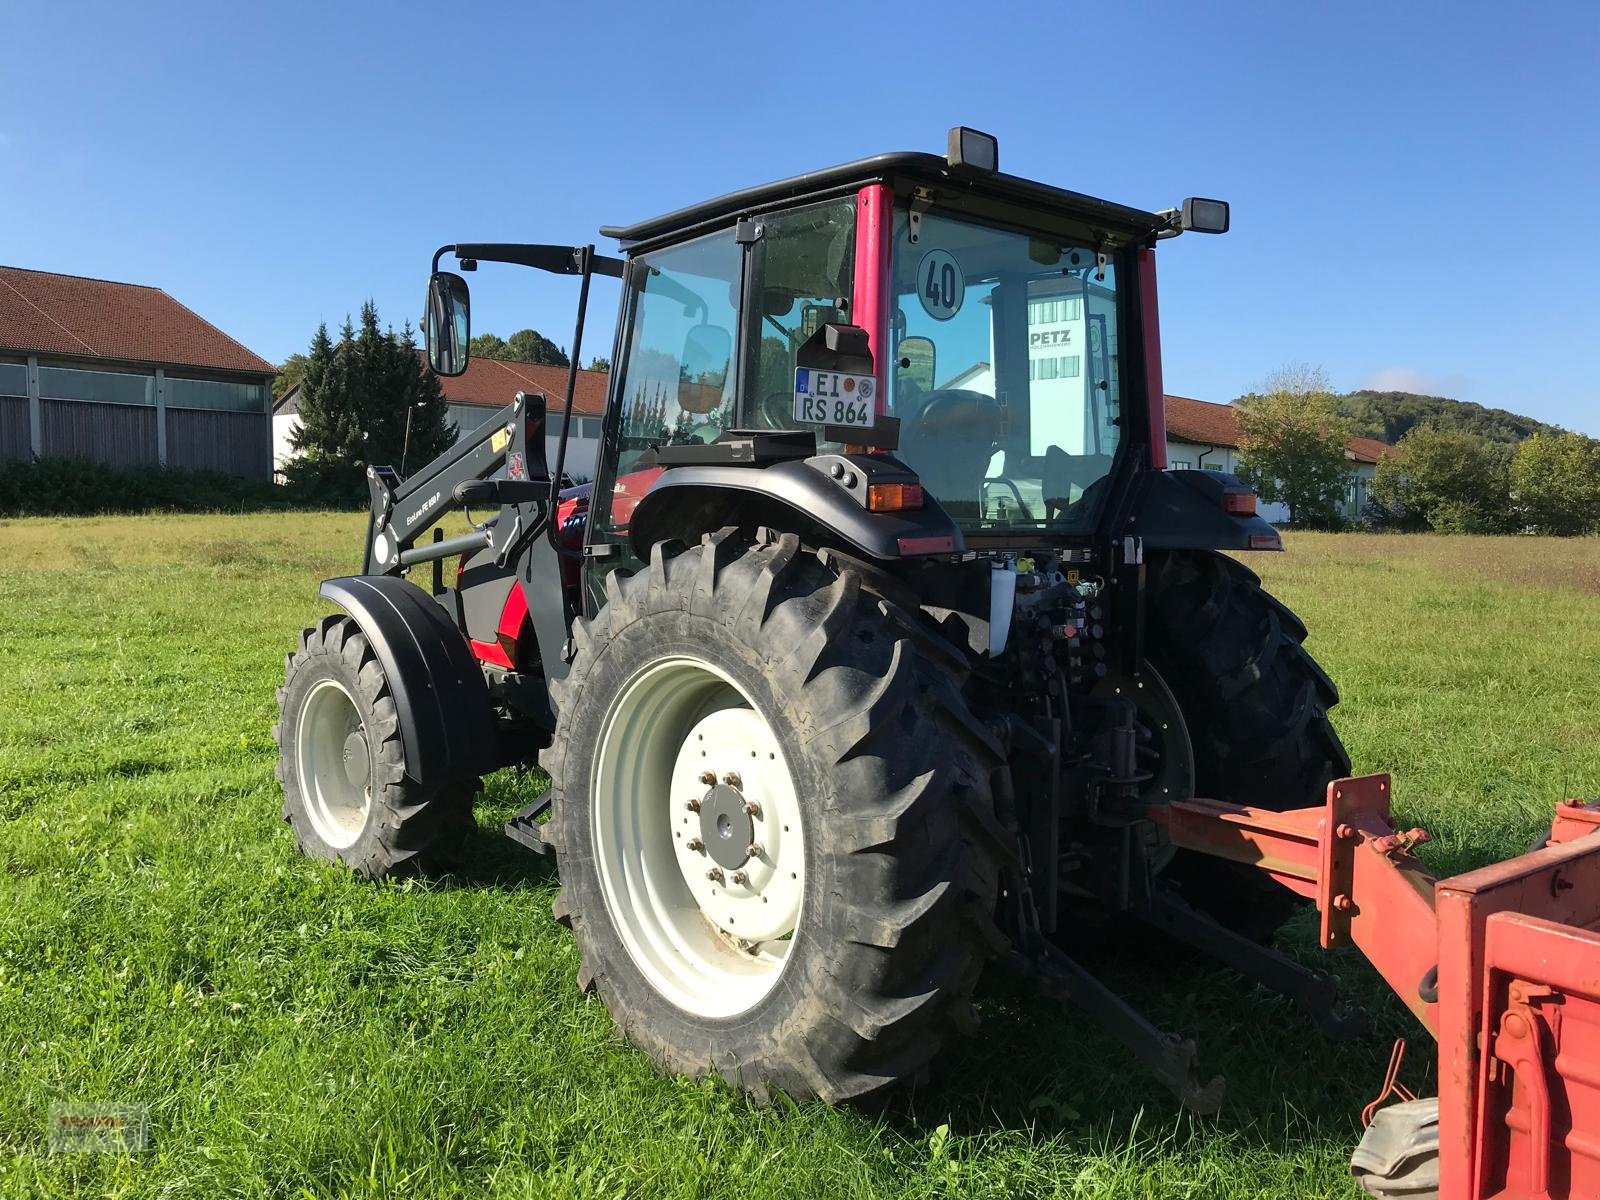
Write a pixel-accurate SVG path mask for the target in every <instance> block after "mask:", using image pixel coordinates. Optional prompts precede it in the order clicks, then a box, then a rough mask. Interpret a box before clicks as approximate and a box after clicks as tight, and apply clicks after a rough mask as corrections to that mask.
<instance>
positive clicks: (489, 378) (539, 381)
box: [418, 351, 611, 417]
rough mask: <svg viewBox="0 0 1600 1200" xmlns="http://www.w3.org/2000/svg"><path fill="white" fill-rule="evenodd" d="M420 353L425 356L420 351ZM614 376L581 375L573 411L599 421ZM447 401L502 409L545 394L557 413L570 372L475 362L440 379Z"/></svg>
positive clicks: (599, 373)
mask: <svg viewBox="0 0 1600 1200" xmlns="http://www.w3.org/2000/svg"><path fill="white" fill-rule="evenodd" d="M418 353H419V354H420V353H422V352H421V351H418ZM610 379H611V376H610V375H608V374H607V373H606V372H605V371H583V370H580V371H579V372H578V385H577V389H576V392H575V394H574V395H573V397H572V411H573V412H575V413H582V414H583V415H585V416H588V417H598V416H600V415H601V414H602V413H604V412H605V410H606V386H607V384H608V383H609V381H610ZM439 382H440V384H442V385H443V387H444V398H445V400H446V401H447V402H449V403H451V404H481V405H484V406H485V407H493V408H500V407H502V406H504V405H507V404H510V403H511V401H512V400H513V399H515V398H516V394H517V393H518V392H543V393H544V394H545V396H546V397H547V398H548V399H549V402H550V407H551V408H552V409H554V408H555V407H556V406H557V405H559V404H562V403H564V402H565V400H566V396H567V368H566V367H547V366H543V365H541V364H538V363H525V362H516V361H513V360H510V359H503V358H472V359H468V360H467V369H466V370H465V371H463V372H462V373H461V374H460V375H456V376H453V377H446V376H443V375H441V376H440V377H439Z"/></svg>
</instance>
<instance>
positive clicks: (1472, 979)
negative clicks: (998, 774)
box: [1150, 775, 1600, 1200]
mask: <svg viewBox="0 0 1600 1200" xmlns="http://www.w3.org/2000/svg"><path fill="white" fill-rule="evenodd" d="M1389 802H1390V788H1389V777H1388V776H1387V775H1367V776H1362V777H1359V778H1350V779H1338V780H1335V781H1333V782H1332V783H1330V784H1329V785H1328V791H1327V798H1326V800H1325V802H1324V803H1323V804H1322V805H1321V806H1318V807H1313V808H1301V809H1292V810H1289V811H1286V812H1277V811H1273V810H1270V809H1263V808H1251V807H1245V806H1242V805H1233V804H1225V803H1220V802H1217V801H1212V800H1187V801H1178V802H1175V803H1172V804H1170V805H1167V806H1164V807H1160V808H1154V809H1152V810H1151V813H1150V815H1151V818H1152V819H1153V820H1155V821H1157V822H1158V823H1161V824H1163V825H1165V827H1166V830H1167V834H1168V836H1169V837H1170V838H1171V840H1172V842H1173V844H1174V845H1176V846H1179V847H1183V848H1186V849H1190V850H1197V851H1200V852H1201V853H1205V854H1210V855H1214V856H1216V857H1220V858H1226V859H1230V860H1232V861H1234V862H1240V863H1246V864H1249V865H1253V866H1256V867H1259V868H1260V869H1261V870H1263V871H1265V872H1266V873H1267V874H1268V875H1270V876H1271V877H1272V878H1273V879H1275V880H1276V881H1277V882H1279V883H1280V884H1282V885H1283V886H1285V887H1287V888H1289V889H1290V890H1291V891H1294V892H1296V893H1298V894H1299V895H1302V896H1305V897H1307V898H1309V899H1311V900H1312V901H1314V902H1315V904H1316V906H1317V910H1318V912H1319V913H1320V916H1321V922H1320V938H1321V942H1322V945H1323V946H1324V947H1334V946H1339V945H1347V944H1353V945H1355V946H1356V947H1357V948H1359V949H1360V950H1361V952H1362V953H1363V954H1364V955H1365V956H1366V957H1367V959H1368V960H1369V961H1370V962H1371V963H1372V964H1373V966H1374V967H1376V968H1377V969H1378V972H1379V973H1380V974H1381V975H1382V976H1383V977H1384V980H1385V981H1386V982H1387V983H1388V984H1389V986H1390V987H1391V988H1393V989H1394V991H1395V992H1396V993H1397V994H1398V995H1399V996H1400V998H1401V999H1402V1000H1403V1001H1405V1003H1406V1005H1407V1007H1409V1008H1410V1009H1411V1011H1412V1012H1413V1013H1414V1014H1415V1015H1416V1017H1417V1018H1418V1020H1420V1021H1421V1022H1422V1023H1423V1025H1424V1026H1425V1027H1426V1028H1427V1029H1428V1031H1429V1032H1430V1033H1431V1034H1433V1035H1434V1037H1435V1038H1436V1039H1437V1040H1438V1043H1439V1098H1438V1145H1439V1150H1438V1175H1439V1190H1438V1192H1437V1195H1438V1196H1439V1197H1441V1200H1490V1198H1498V1200H1522V1198H1528V1200H1534V1198H1544V1197H1560V1196H1593V1195H1596V1194H1600V933H1597V932H1595V930H1596V929H1597V927H1600V839H1596V838H1593V837H1591V836H1589V835H1590V834H1592V833H1593V832H1594V831H1595V830H1596V829H1597V828H1600V803H1592V804H1583V803H1580V802H1578V801H1571V800H1569V801H1565V802H1563V803H1562V804H1561V805H1560V806H1558V808H1557V811H1556V819H1555V821H1554V823H1553V826H1552V834H1551V838H1550V842H1549V844H1548V845H1546V846H1545V847H1543V848H1541V849H1537V850H1534V851H1532V852H1530V853H1528V854H1524V855H1521V856H1520V857H1517V858H1513V859H1508V860H1507V861H1505V862H1500V863H1494V864H1492V865H1490V866H1487V867H1482V868H1479V869H1478V870H1475V871H1469V872H1467V873H1466V874H1463V875H1457V876H1454V877H1453V878H1450V879H1445V880H1436V879H1435V878H1434V877H1433V876H1432V875H1431V874H1429V873H1428V871H1427V870H1426V869H1425V868H1424V867H1423V866H1422V864H1421V863H1420V862H1419V861H1418V860H1417V858H1416V857H1415V856H1414V855H1413V854H1412V848H1413V847H1414V846H1416V845H1417V844H1418V843H1419V842H1422V841H1425V840H1426V838H1427V835H1426V833H1424V832H1423V831H1422V830H1405V831H1397V830H1396V829H1395V828H1394V826H1393V825H1392V824H1391V823H1390V818H1389Z"/></svg>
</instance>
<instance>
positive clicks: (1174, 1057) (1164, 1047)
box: [1005, 936, 1227, 1117]
mask: <svg viewBox="0 0 1600 1200" xmlns="http://www.w3.org/2000/svg"><path fill="white" fill-rule="evenodd" d="M1030 942H1031V944H1030V945H1029V946H1028V948H1027V950H1026V951H1021V950H1014V951H1012V952H1011V953H1010V954H1009V955H1007V956H1006V959H1005V962H1006V965H1007V966H1009V967H1010V968H1011V969H1012V970H1014V971H1016V972H1017V974H1019V975H1021V976H1022V977H1024V978H1026V979H1029V980H1031V981H1032V982H1033V983H1034V984H1035V985H1036V986H1037V987H1038V989H1039V990H1040V992H1042V993H1043V994H1044V995H1047V996H1050V997H1052V998H1053V999H1056V1000H1060V1001H1062V1002H1063V1003H1068V1004H1073V1005H1076V1006H1077V1007H1078V1008H1081V1009H1082V1010H1083V1011H1084V1012H1086V1013H1088V1014H1089V1015H1090V1016H1091V1017H1093V1018H1094V1019H1095V1021H1096V1022H1097V1023H1098V1024H1099V1025H1100V1027H1101V1028H1102V1029H1104V1030H1105V1031H1106V1032H1107V1033H1109V1034H1110V1035H1111V1036H1112V1037H1114V1038H1116V1039H1117V1040H1118V1041H1119V1042H1121V1043H1122V1044H1123V1045H1124V1046H1126V1047H1127V1048H1128V1050H1129V1051H1131V1052H1132V1054H1133V1056H1134V1057H1135V1058H1137V1059H1138V1060H1139V1061H1140V1062H1141V1063H1143V1064H1144V1066H1145V1069H1146V1070H1148V1071H1149V1072H1150V1073H1151V1074H1152V1075H1153V1076H1155V1078H1156V1079H1157V1080H1159V1081H1160V1082H1161V1083H1162V1084H1164V1085H1165V1086H1166V1087H1167V1088H1168V1089H1170V1090H1171V1092H1172V1094H1173V1095H1174V1096H1176V1097H1177V1098H1178V1100H1179V1101H1180V1102H1181V1103H1182V1104H1183V1106H1184V1107H1185V1108H1187V1109H1188V1110H1189V1111H1190V1112H1192V1113H1194V1114H1196V1115H1197V1116H1202V1117H1209V1116H1214V1115H1215V1114H1216V1113H1217V1111H1218V1110H1219V1109H1221V1107H1222V1097H1223V1092H1224V1090H1225V1089H1226V1086H1227V1085H1226V1082H1225V1081H1224V1080H1223V1078H1222V1076H1220V1075H1214V1076H1212V1077H1211V1078H1210V1079H1209V1080H1205V1079H1202V1078H1201V1075H1200V1065H1199V1053H1198V1051H1197V1050H1196V1048H1195V1043H1194V1039H1193V1038H1188V1037H1184V1036H1183V1035H1181V1034H1176V1033H1168V1032H1167V1031H1166V1030H1164V1029H1158V1028H1157V1027H1156V1026H1155V1025H1153V1024H1151V1023H1150V1021H1149V1020H1148V1019H1147V1018H1146V1017H1145V1016H1144V1014H1143V1013H1141V1012H1139V1010H1138V1009H1136V1008H1134V1007H1133V1006H1132V1005H1131V1004H1129V1003H1128V1002H1127V1001H1126V1000H1124V999H1123V998H1122V997H1121V996H1119V995H1117V994H1116V993H1115V992H1113V991H1112V990H1111V989H1110V988H1108V987H1107V986H1106V985H1105V984H1103V983H1101V982H1100V981H1099V980H1098V979H1096V978H1095V977H1094V976H1093V975H1091V974H1090V973H1089V972H1088V971H1086V970H1084V969H1083V967H1082V966H1080V965H1079V964H1078V963H1077V962H1076V961H1074V960H1073V959H1072V958H1071V957H1069V956H1068V955H1067V954H1065V953H1063V952H1062V951H1061V950H1060V949H1059V948H1058V947H1056V946H1055V945H1053V944H1052V943H1050V942H1048V941H1045V940H1044V939H1042V938H1039V937H1037V936H1035V937H1033V938H1031V939H1030Z"/></svg>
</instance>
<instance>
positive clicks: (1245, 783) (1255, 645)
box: [1146, 550, 1350, 940]
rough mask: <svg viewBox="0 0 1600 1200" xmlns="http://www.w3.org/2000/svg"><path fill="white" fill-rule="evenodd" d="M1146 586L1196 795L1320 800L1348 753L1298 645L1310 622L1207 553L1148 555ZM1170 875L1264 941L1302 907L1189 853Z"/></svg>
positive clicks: (1154, 638) (1342, 771)
mask: <svg viewBox="0 0 1600 1200" xmlns="http://www.w3.org/2000/svg"><path fill="white" fill-rule="evenodd" d="M1147 587H1148V592H1147V595H1148V597H1149V608H1148V619H1147V624H1146V629H1147V633H1148V644H1147V657H1148V658H1149V659H1150V661H1151V662H1152V664H1153V665H1154V666H1155V667H1156V669H1157V670H1158V671H1159V672H1160V674H1161V676H1162V678H1163V679H1165V680H1166V682H1167V685H1168V687H1169V688H1170V689H1171V690H1172V693H1173V695H1174V696H1175V697H1176V698H1177V701H1178V705H1179V708H1180V710H1181V711H1182V713H1183V718H1184V723H1185V724H1186V725H1187V726H1188V729H1189V737H1190V740H1191V742H1192V744H1193V748H1194V764H1195V791H1196V794H1197V795H1201V796H1205V797H1208V798H1210V799H1216V800H1226V801H1230V802H1232V803H1235V804H1248V805H1253V806H1258V807H1263V808H1272V809H1280V810H1281V809H1286V808H1298V807H1302V806H1306V805H1314V804H1321V803H1322V800H1323V796H1324V793H1325V791H1326V788H1327V784H1328V781H1329V780H1331V779H1335V778H1338V777H1340V776H1342V775H1348V774H1349V773H1350V756H1349V754H1348V753H1346V752H1345V748H1344V744H1343V743H1342V742H1341V741H1340V740H1339V735H1338V734H1337V733H1336V732H1334V728H1333V723H1332V722H1331V721H1330V720H1329V719H1328V710H1329V709H1331V708H1332V707H1333V706H1334V705H1335V704H1337V703H1338V702H1339V689H1338V688H1336V687H1335V686H1334V684H1333V680H1331V679H1330V678H1328V675H1327V673H1326V672H1324V671H1323V670H1322V668H1321V667H1319V666H1318V665H1317V663H1316V661H1315V660H1314V659H1313V658H1312V657H1311V655H1310V654H1309V653H1307V652H1306V649H1305V647H1304V646H1303V645H1302V644H1301V643H1302V642H1304V641H1305V638H1306V627H1305V625H1304V624H1302V623H1301V621H1300V619H1299V618H1298V617H1296V616H1295V615H1294V614H1293V613H1292V612H1290V611H1289V609H1288V608H1286V607H1285V606H1284V605H1283V604H1282V603H1281V602H1280V601H1278V600H1276V599H1275V598H1273V597H1272V596H1271V595H1269V594H1268V593H1267V592H1266V591H1265V590H1264V589H1263V588H1262V586H1261V579H1260V577H1259V576H1257V575H1256V574H1255V572H1253V571H1251V570H1250V569H1249V568H1247V567H1245V566H1244V565H1242V564H1241V563H1239V562H1237V561H1236V560H1234V559H1231V558H1229V557H1227V556H1226V555H1223V554H1218V553H1216V552H1214V551H1204V550H1202V551H1192V550H1191V551H1182V550H1180V551H1165V552H1159V553H1153V554H1151V556H1150V559H1149V566H1148V574H1147ZM1166 878H1168V879H1170V880H1172V881H1174V882H1176V883H1177V884H1178V885H1179V887H1180V888H1181V889H1182V891H1183V892H1184V895H1185V898H1186V899H1187V900H1188V901H1189V902H1190V903H1191V904H1193V905H1195V906H1196V907H1197V908H1201V909H1204V910H1205V911H1206V912H1208V913H1210V914H1211V915H1212V916H1214V917H1216V918H1217V919H1218V920H1219V921H1221V922H1222V923H1223V924H1224V925H1226V926H1227V927H1229V928H1231V929H1234V930H1237V931H1239V932H1241V933H1245V934H1248V935H1250V936H1253V937H1256V938H1259V939H1263V940H1264V939H1265V938H1267V937H1270V936H1271V934H1272V933H1273V932H1274V931H1275V930H1276V929H1277V928H1278V926H1279V925H1281V924H1282V923H1283V922H1284V921H1285V920H1287V919H1288V917H1289V916H1291V915H1292V914H1293V913H1294V911H1295V909H1296V908H1297V906H1298V905H1297V901H1296V898H1295V897H1294V896H1293V895H1292V894H1291V893H1289V892H1288V891H1286V890H1285V889H1283V888H1282V887H1280V886H1279V885H1277V884H1275V883H1273V882H1272V881H1271V880H1270V879H1268V878H1267V877H1266V876H1265V875H1263V874H1262V873H1261V872H1260V871H1258V870H1256V869H1255V868H1253V867H1247V866H1241V865H1238V864H1235V863H1227V862H1222V861H1220V860H1217V859H1213V858H1209V857H1207V856H1205V855H1199V854H1194V853H1191V852H1187V851H1180V852H1179V853H1178V854H1177V855H1176V856H1175V857H1174V859H1173V862H1172V864H1171V866H1170V867H1168V869H1167V871H1166Z"/></svg>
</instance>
